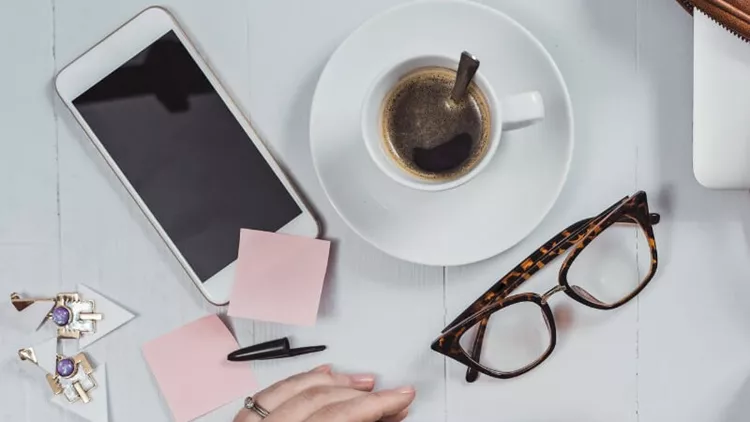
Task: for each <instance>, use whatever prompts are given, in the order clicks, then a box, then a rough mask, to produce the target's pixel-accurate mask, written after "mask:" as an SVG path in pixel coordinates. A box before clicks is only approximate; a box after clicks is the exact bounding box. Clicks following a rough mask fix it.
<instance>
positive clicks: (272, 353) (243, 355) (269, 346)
mask: <svg viewBox="0 0 750 422" xmlns="http://www.w3.org/2000/svg"><path fill="white" fill-rule="evenodd" d="M325 349H326V346H311V347H299V348H297V349H292V348H290V346H289V339H288V338H287V337H284V338H280V339H278V340H272V341H267V342H265V343H261V344H256V345H254V346H250V347H243V348H242V349H239V350H235V351H234V352H232V353H230V354H229V355H227V360H228V361H230V362H246V361H250V360H269V359H281V358H290V357H293V356H299V355H306V354H308V353H317V352H322V351H323V350H325Z"/></svg>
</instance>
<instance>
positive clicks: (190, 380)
mask: <svg viewBox="0 0 750 422" xmlns="http://www.w3.org/2000/svg"><path fill="white" fill-rule="evenodd" d="M238 348H239V346H238V345H237V341H236V340H235V339H234V337H232V333H230V332H229V330H228V329H227V327H226V326H225V325H224V323H223V322H221V320H220V319H219V317H217V316H216V315H211V316H207V317H204V318H201V319H199V320H197V321H194V322H191V323H190V324H188V325H185V326H184V327H182V328H179V329H177V330H175V331H172V332H171V333H169V334H166V335H164V336H162V337H159V338H157V339H156V340H152V341H151V342H149V343H146V344H145V345H144V346H143V356H144V357H145V358H146V362H147V363H148V366H149V367H150V368H151V373H152V374H153V375H154V378H156V382H157V384H159V389H160V390H161V392H162V395H163V396H164V398H165V399H166V401H167V404H168V405H169V409H170V410H171V411H172V416H173V417H174V420H175V421H176V422H186V421H191V420H193V419H195V418H198V417H200V416H203V415H205V414H206V413H209V412H210V411H212V410H214V409H218V408H219V407H221V406H223V405H225V404H227V403H229V402H231V401H234V400H236V399H237V398H240V397H245V396H249V395H251V394H252V393H254V392H255V390H256V389H257V385H256V384H255V380H254V379H253V374H252V372H251V371H250V366H249V365H247V364H244V363H236V362H228V361H227V355H228V354H229V353H231V352H233V351H235V350H237V349H238Z"/></svg>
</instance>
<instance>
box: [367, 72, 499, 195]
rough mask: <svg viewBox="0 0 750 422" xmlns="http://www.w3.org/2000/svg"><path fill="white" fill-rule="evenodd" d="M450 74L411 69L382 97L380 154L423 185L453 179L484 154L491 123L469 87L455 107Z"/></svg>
mask: <svg viewBox="0 0 750 422" xmlns="http://www.w3.org/2000/svg"><path fill="white" fill-rule="evenodd" d="M455 80H456V71H455V70H452V69H447V68H443V67H426V68H421V69H417V70H415V71H413V72H411V73H410V74H408V75H406V76H404V77H403V78H401V79H400V80H399V81H398V82H397V83H396V85H395V86H394V87H393V88H392V89H391V90H390V91H389V93H388V94H387V95H386V97H385V100H384V102H383V105H382V110H381V117H380V120H381V126H382V134H383V142H384V143H385V150H386V151H388V153H389V155H390V156H391V158H392V159H393V160H394V161H395V162H396V163H397V164H398V166H399V167H401V168H402V169H404V170H406V171H407V172H409V173H410V174H412V175H415V176H417V177H419V178H423V179H429V180H440V181H444V180H451V179H456V178H458V177H460V176H463V175H464V174H466V173H468V172H469V171H470V170H471V169H473V168H474V167H475V166H476V165H477V163H479V161H481V159H482V158H483V157H484V155H485V154H486V153H487V151H488V150H489V137H490V136H489V135H490V127H491V124H492V122H491V121H490V107H489V104H488V101H487V98H486V97H485V95H484V93H483V92H482V91H481V90H480V89H479V87H477V85H476V84H475V83H474V82H472V83H471V84H470V85H469V89H468V91H467V94H466V97H465V98H463V99H461V100H460V101H458V102H456V101H453V100H452V99H451V91H452V90H453V85H454V83H455Z"/></svg>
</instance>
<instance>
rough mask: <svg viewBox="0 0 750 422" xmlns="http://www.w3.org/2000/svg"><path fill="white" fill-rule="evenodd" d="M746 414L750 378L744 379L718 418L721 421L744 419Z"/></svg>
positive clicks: (748, 410) (749, 397)
mask: <svg viewBox="0 0 750 422" xmlns="http://www.w3.org/2000/svg"><path fill="white" fill-rule="evenodd" d="M748 414H750V378H746V379H745V382H744V383H743V384H742V385H741V386H740V388H739V389H738V390H737V392H736V393H735V395H734V398H733V399H732V401H731V402H730V403H729V406H727V408H726V410H725V412H724V413H723V414H722V415H721V418H720V419H719V420H720V421H721V422H739V421H746V420H747V419H748Z"/></svg>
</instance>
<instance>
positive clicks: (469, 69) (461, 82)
mask: <svg viewBox="0 0 750 422" xmlns="http://www.w3.org/2000/svg"><path fill="white" fill-rule="evenodd" d="M477 69H479V60H477V58H476V57H474V56H472V55H471V53H469V52H467V51H464V52H463V53H461V60H459V62H458V71H457V72H456V83H455V85H453V91H451V99H452V100H453V101H455V102H459V101H461V100H462V99H463V98H464V96H465V95H466V91H467V90H468V89H469V84H471V79H472V78H474V75H475V74H476V73H477Z"/></svg>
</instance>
